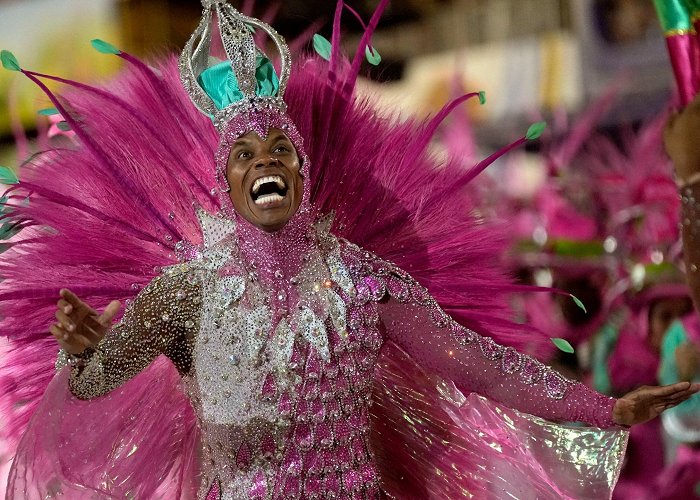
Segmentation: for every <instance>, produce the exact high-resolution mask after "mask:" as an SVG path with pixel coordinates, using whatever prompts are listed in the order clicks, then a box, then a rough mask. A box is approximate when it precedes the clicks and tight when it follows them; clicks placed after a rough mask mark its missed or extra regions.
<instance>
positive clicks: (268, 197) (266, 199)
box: [255, 193, 284, 205]
mask: <svg viewBox="0 0 700 500" xmlns="http://www.w3.org/2000/svg"><path fill="white" fill-rule="evenodd" d="M281 200H284V198H283V197H282V196H280V195H278V194H277V193H272V194H265V195H263V196H261V197H260V198H258V199H257V200H255V204H256V205H267V204H268V203H274V202H276V201H281Z"/></svg>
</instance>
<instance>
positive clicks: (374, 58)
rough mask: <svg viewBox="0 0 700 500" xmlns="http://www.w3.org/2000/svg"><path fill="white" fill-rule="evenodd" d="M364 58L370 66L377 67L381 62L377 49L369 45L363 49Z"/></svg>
mask: <svg viewBox="0 0 700 500" xmlns="http://www.w3.org/2000/svg"><path fill="white" fill-rule="evenodd" d="M365 57H366V58H367V62H369V63H370V64H371V65H372V66H379V63H380V62H382V56H381V55H380V54H379V52H377V49H375V48H374V47H370V46H369V45H368V46H367V47H365Z"/></svg>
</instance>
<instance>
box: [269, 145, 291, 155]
mask: <svg viewBox="0 0 700 500" xmlns="http://www.w3.org/2000/svg"><path fill="white" fill-rule="evenodd" d="M288 152H289V148H288V147H287V146H282V145H280V146H277V147H276V148H275V149H274V150H273V153H288Z"/></svg>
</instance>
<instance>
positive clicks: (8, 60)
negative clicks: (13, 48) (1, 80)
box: [0, 50, 22, 71]
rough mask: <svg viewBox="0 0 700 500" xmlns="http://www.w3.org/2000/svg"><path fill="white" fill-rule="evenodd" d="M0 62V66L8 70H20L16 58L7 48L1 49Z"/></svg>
mask: <svg viewBox="0 0 700 500" xmlns="http://www.w3.org/2000/svg"><path fill="white" fill-rule="evenodd" d="M0 62H2V67H3V68H5V69H6V70H8V71H22V68H20V66H19V62H18V61H17V58H16V57H15V55H14V54H13V53H12V52H10V51H9V50H3V51H1V52H0Z"/></svg>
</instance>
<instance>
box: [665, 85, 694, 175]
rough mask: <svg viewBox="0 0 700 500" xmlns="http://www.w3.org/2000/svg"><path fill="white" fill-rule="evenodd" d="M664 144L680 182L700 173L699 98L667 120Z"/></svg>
mask: <svg viewBox="0 0 700 500" xmlns="http://www.w3.org/2000/svg"><path fill="white" fill-rule="evenodd" d="M664 144H665V146H666V152H667V153H668V156H670V157H671V160H672V161H673V166H674V167H675V169H676V175H677V176H678V180H679V181H680V182H687V181H689V180H690V179H691V177H693V175H694V174H697V173H699V172H700V96H698V97H696V98H695V100H694V101H693V102H691V103H690V104H689V105H688V106H687V107H686V108H685V109H684V110H683V111H681V112H680V113H677V114H675V115H673V116H672V117H671V118H670V119H669V120H668V123H667V124H666V129H665V130H664Z"/></svg>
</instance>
